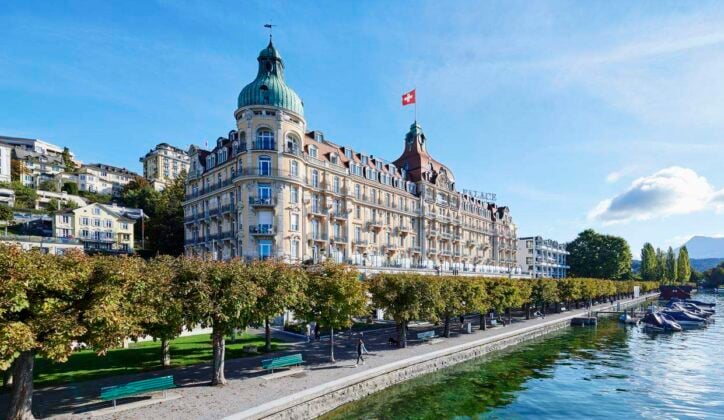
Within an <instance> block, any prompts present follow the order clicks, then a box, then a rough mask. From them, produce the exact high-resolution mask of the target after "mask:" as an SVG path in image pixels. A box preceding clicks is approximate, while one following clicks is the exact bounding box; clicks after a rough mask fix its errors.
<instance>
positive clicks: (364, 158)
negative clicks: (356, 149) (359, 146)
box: [360, 155, 367, 165]
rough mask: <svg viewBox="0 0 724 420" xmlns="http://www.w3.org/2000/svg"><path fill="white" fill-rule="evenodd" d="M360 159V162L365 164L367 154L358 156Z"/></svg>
mask: <svg viewBox="0 0 724 420" xmlns="http://www.w3.org/2000/svg"><path fill="white" fill-rule="evenodd" d="M360 159H361V160H362V164H363V165H366V164H367V156H365V155H362V156H360Z"/></svg>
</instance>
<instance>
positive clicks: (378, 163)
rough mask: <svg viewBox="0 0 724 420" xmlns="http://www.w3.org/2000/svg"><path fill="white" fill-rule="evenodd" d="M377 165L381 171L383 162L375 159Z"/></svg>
mask: <svg viewBox="0 0 724 420" xmlns="http://www.w3.org/2000/svg"><path fill="white" fill-rule="evenodd" d="M375 167H376V168H377V170H378V171H381V170H382V162H381V161H379V160H378V161H375Z"/></svg>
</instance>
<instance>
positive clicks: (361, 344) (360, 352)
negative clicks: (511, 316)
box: [354, 337, 367, 367]
mask: <svg viewBox="0 0 724 420" xmlns="http://www.w3.org/2000/svg"><path fill="white" fill-rule="evenodd" d="M365 353H367V348H366V347H365V342H364V340H362V337H360V338H359V339H358V340H357V362H356V363H355V364H354V367H357V365H359V362H360V360H361V361H362V365H363V366H364V364H365V358H364V356H363V355H364V354H365Z"/></svg>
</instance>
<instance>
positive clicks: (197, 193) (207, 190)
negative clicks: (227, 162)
mask: <svg viewBox="0 0 724 420" xmlns="http://www.w3.org/2000/svg"><path fill="white" fill-rule="evenodd" d="M229 185H231V179H225V180H223V181H221V182H214V183H211V184H209V185H208V186H206V187H201V188H198V189H197V190H196V191H192V192H191V193H190V194H186V199H187V200H189V199H192V198H196V197H200V196H202V195H205V194H209V193H212V192H214V191H217V190H219V189H221V188H224V187H227V186H229Z"/></svg>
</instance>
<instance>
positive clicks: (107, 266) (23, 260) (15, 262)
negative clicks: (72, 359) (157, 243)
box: [0, 245, 142, 419]
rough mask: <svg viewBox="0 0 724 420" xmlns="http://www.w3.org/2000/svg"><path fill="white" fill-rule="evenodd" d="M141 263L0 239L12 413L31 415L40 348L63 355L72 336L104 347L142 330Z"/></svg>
mask: <svg viewBox="0 0 724 420" xmlns="http://www.w3.org/2000/svg"><path fill="white" fill-rule="evenodd" d="M138 265H139V264H138V261H137V260H136V259H132V258H108V257H106V258H94V259H91V258H90V257H87V256H85V255H83V254H82V253H80V252H68V253H67V254H66V255H63V256H55V255H46V254H42V253H40V252H37V251H22V250H20V249H19V248H16V247H11V246H5V245H0V369H7V368H8V367H9V366H10V364H11V363H12V366H13V389H12V394H11V397H10V404H9V410H8V413H7V418H8V419H29V418H33V414H32V410H31V408H32V394H33V382H32V381H33V368H34V359H35V356H36V355H37V356H41V357H45V358H48V359H50V360H53V361H55V362H60V363H62V362H65V361H66V360H67V359H68V356H70V354H71V352H72V347H71V344H72V343H73V342H74V341H77V342H83V343H86V344H88V345H89V346H91V347H92V348H94V349H95V350H96V352H98V353H99V354H104V353H105V352H106V350H108V349H109V348H113V347H117V346H119V345H121V343H122V341H123V339H124V338H126V337H134V336H137V335H139V334H140V333H141V330H140V327H139V326H138V322H137V312H136V307H137V306H138V305H140V303H141V299H140V296H141V294H140V293H139V292H140V291H141V290H142V286H141V285H140V283H141V282H140V278H139V277H137V276H138V275H139V273H140V271H139V270H138V269H137V267H138ZM134 267H135V268H134Z"/></svg>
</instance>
